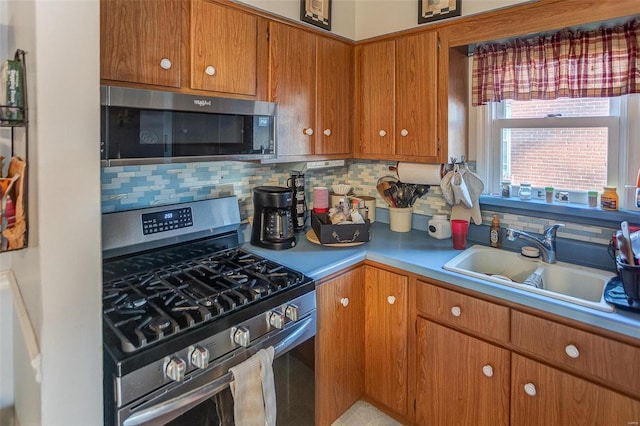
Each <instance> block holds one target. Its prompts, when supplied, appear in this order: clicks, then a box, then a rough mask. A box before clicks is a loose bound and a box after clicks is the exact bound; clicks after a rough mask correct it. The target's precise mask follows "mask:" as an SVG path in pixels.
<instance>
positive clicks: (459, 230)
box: [451, 219, 469, 250]
mask: <svg viewBox="0 0 640 426" xmlns="http://www.w3.org/2000/svg"><path fill="white" fill-rule="evenodd" d="M468 230H469V221H468V220H462V219H453V220H452V221H451V236H452V237H453V248H454V249H456V250H464V249H466V248H467V231H468Z"/></svg>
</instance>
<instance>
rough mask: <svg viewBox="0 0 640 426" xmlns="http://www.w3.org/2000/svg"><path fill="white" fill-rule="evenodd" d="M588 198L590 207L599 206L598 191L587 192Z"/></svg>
mask: <svg viewBox="0 0 640 426" xmlns="http://www.w3.org/2000/svg"><path fill="white" fill-rule="evenodd" d="M587 199H588V200H589V207H592V208H593V207H598V191H589V192H587Z"/></svg>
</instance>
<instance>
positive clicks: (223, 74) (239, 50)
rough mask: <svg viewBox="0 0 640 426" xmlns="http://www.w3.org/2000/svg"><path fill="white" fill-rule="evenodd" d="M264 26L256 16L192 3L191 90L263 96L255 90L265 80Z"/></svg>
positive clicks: (198, 1) (200, 0)
mask: <svg viewBox="0 0 640 426" xmlns="http://www.w3.org/2000/svg"><path fill="white" fill-rule="evenodd" d="M267 26H268V23H267V20H266V19H264V18H261V17H258V16H256V15H251V14H249V13H245V12H242V11H240V10H236V9H232V8H230V7H227V6H224V5H221V4H217V3H212V2H209V1H204V0H192V1H191V38H190V39H191V88H192V89H201V90H210V91H215V92H221V93H233V94H239V95H247V96H250V97H253V96H257V97H258V98H261V97H264V96H260V95H261V94H260V93H259V90H258V89H259V87H260V86H261V85H260V84H259V83H260V82H259V79H261V78H262V79H266V66H267V62H266V51H267V48H268V46H267V43H268V40H267ZM262 54H264V56H265V57H264V58H263V57H262Z"/></svg>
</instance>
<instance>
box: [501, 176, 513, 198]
mask: <svg viewBox="0 0 640 426" xmlns="http://www.w3.org/2000/svg"><path fill="white" fill-rule="evenodd" d="M501 185H502V198H511V181H510V180H503V181H502V182H501Z"/></svg>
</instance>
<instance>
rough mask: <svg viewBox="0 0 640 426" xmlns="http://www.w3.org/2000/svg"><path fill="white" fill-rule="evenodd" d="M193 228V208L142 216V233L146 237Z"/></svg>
mask: <svg viewBox="0 0 640 426" xmlns="http://www.w3.org/2000/svg"><path fill="white" fill-rule="evenodd" d="M188 226H193V215H192V213H191V207H184V208H181V209H173V210H164V211H161V212H155V213H144V214H143V215H142V233H143V234H144V235H149V234H156V233H158V232H165V231H172V230H174V229H179V228H186V227H188Z"/></svg>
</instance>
